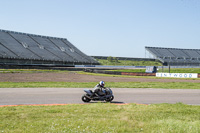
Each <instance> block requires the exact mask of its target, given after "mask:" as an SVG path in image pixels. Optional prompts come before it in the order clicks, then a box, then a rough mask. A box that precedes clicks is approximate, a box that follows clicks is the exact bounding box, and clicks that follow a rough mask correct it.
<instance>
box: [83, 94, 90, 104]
mask: <svg viewBox="0 0 200 133" xmlns="http://www.w3.org/2000/svg"><path fill="white" fill-rule="evenodd" d="M82 101H83V102H85V103H88V102H90V101H91V99H89V98H87V97H86V96H85V95H83V96H82Z"/></svg>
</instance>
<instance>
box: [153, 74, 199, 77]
mask: <svg viewBox="0 0 200 133" xmlns="http://www.w3.org/2000/svg"><path fill="white" fill-rule="evenodd" d="M156 77H171V78H198V74H197V73H156Z"/></svg>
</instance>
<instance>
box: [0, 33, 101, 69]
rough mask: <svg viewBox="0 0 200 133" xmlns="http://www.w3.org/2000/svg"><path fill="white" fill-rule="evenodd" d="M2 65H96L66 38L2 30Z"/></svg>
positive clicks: (95, 62)
mask: <svg viewBox="0 0 200 133" xmlns="http://www.w3.org/2000/svg"><path fill="white" fill-rule="evenodd" d="M0 64H1V65H2V64H10V65H12V64H14V65H44V64H46V65H48V64H49V65H64V66H68V65H69V66H71V65H96V64H99V63H98V62H97V61H96V60H95V59H94V58H92V57H90V56H87V55H86V54H84V53H83V52H81V51H80V50H79V49H78V48H76V47H75V46H74V45H73V44H71V43H70V42H69V41H68V40H67V39H66V38H56V37H49V36H41V35H33V34H27V33H20V32H13V31H7V30H0Z"/></svg>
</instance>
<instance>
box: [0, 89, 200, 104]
mask: <svg viewBox="0 0 200 133" xmlns="http://www.w3.org/2000/svg"><path fill="white" fill-rule="evenodd" d="M83 89H84V88H0V105H26V104H74V103H77V104H79V103H83V102H82V100H81V96H82V95H83V94H84V92H83ZM112 90H113V93H114V96H115V98H114V100H113V103H137V104H157V103H177V102H182V103H184V104H190V105H200V90H197V89H196V90H195V89H142V88H113V89H112Z"/></svg>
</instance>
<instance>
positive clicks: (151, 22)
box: [0, 0, 200, 57]
mask: <svg viewBox="0 0 200 133" xmlns="http://www.w3.org/2000/svg"><path fill="white" fill-rule="evenodd" d="M0 5H1V8H0V12H1V13H0V29H4V30H11V31H18V32H25V33H31V34H39V35H46V36H53V37H62V38H67V39H68V40H69V41H70V42H71V43H72V44H74V45H75V46H76V47H77V48H79V49H80V50H81V51H83V52H84V53H85V54H87V55H96V56H116V57H145V46H152V47H169V48H188V49H200V0H0ZM146 57H148V56H146Z"/></svg>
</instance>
